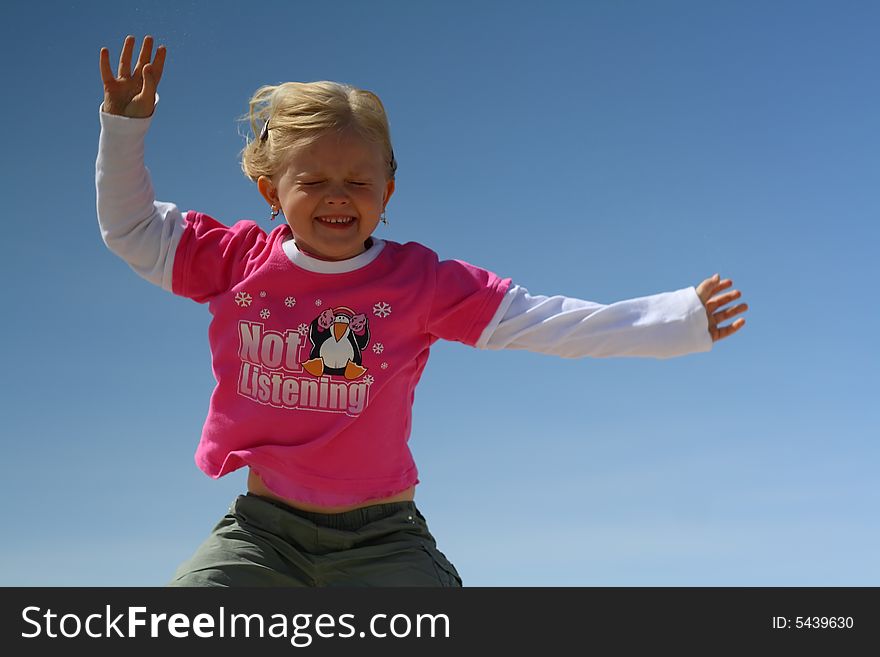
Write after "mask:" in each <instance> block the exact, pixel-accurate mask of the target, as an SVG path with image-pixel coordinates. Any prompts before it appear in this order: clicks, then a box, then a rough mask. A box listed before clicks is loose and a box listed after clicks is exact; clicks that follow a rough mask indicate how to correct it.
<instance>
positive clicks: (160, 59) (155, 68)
mask: <svg viewBox="0 0 880 657" xmlns="http://www.w3.org/2000/svg"><path fill="white" fill-rule="evenodd" d="M166 52H167V51H166V49H165V46H159V47H158V48H156V59H154V60H153V63H152V65H151V66H150V69H151V70H152V73H153V91H156V87H158V86H159V80H161V79H162V71H163V70H165V54H166Z"/></svg>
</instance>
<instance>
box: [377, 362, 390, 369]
mask: <svg viewBox="0 0 880 657" xmlns="http://www.w3.org/2000/svg"><path fill="white" fill-rule="evenodd" d="M379 367H381V368H382V369H383V370H387V369H388V363H382V364H381V365H379Z"/></svg>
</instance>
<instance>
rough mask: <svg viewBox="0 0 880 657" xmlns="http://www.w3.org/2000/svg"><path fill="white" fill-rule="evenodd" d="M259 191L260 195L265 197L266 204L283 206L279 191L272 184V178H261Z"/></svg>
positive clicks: (258, 185)
mask: <svg viewBox="0 0 880 657" xmlns="http://www.w3.org/2000/svg"><path fill="white" fill-rule="evenodd" d="M257 189H259V190H260V194H262V195H263V198H264V199H266V202H267V203H268V204H269V205H274V206H275V207H279V206H280V205H281V203H280V202H279V201H278V190H277V189H275V183H273V182H272V179H271V178H269V177H268V176H260V177H259V178H258V179H257Z"/></svg>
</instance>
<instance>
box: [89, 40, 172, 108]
mask: <svg viewBox="0 0 880 657" xmlns="http://www.w3.org/2000/svg"><path fill="white" fill-rule="evenodd" d="M133 52H134V37H133V36H131V35H129V36H127V37H125V42H124V43H123V44H122V54H121V55H120V56H119V70H118V72H117V75H116V76H114V75H113V71H112V70H111V69H110V51H109V50H107V48H101V62H100V63H101V80H102V81H103V82H104V106H103V110H104V111H105V112H107V113H108V114H120V115H122V116H129V117H132V118H137V119H143V118H146V117H148V116H150V115H152V113H153V107H154V106H155V104H156V87H157V86H158V85H159V80H160V79H161V78H162V69H163V68H164V67H165V46H159V47H158V48H157V49H156V58H155V59H154V60H153V61H152V62H151V61H150V58H151V57H152V53H153V37H151V36H145V37H144V42H143V44H142V45H141V53H140V55H139V56H138V60H137V64H136V65H135V68H134V71H133V72H132V70H131V55H132V53H133Z"/></svg>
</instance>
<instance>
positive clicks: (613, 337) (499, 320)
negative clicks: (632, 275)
mask: <svg viewBox="0 0 880 657" xmlns="http://www.w3.org/2000/svg"><path fill="white" fill-rule="evenodd" d="M708 329H709V327H708V321H707V314H706V309H705V307H704V305H703V302H702V300H701V299H700V297H699V296H698V295H697V292H696V290H695V289H694V288H692V287H691V288H685V289H682V290H678V291H676V292H667V293H664V294H656V295H653V296H648V297H640V298H637V299H629V300H627V301H619V302H617V303H612V304H608V305H606V304H600V303H594V302H592V301H583V300H581V299H571V298H567V297H563V296H552V297H546V296H533V295H531V294H529V292H528V290H527V289H525V288H524V287H520V286H518V285H512V286H511V288H510V290H509V291H508V292H507V294H506V295H505V297H504V299H503V300H502V302H501V305H500V306H499V308H498V310H497V311H496V313H495V316H494V318H493V319H492V321H491V322H490V323H489V325H488V326H487V327H486V329H485V330H484V331H483V333H482V335H481V336H480V339H479V341H478V342H477V345H476V346H477V347H481V348H484V349H525V350H528V351H535V352H539V353H544V354H552V355H555V356H561V357H563V358H582V357H585V356H593V357H608V356H643V357H644V356H647V357H653V358H670V357H673V356H681V355H684V354H688V353H694V352H701V351H708V350H709V349H711V347H712V337H711V335H710V333H709V330H708Z"/></svg>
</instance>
